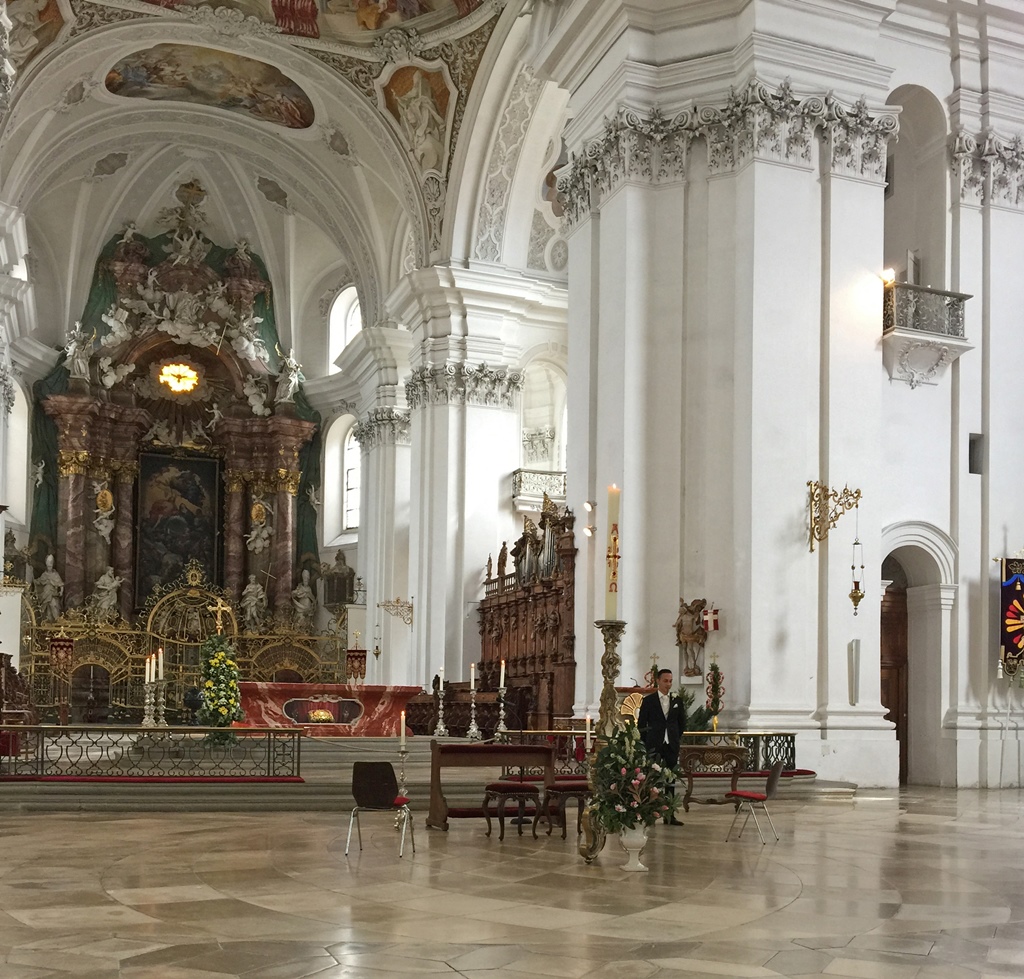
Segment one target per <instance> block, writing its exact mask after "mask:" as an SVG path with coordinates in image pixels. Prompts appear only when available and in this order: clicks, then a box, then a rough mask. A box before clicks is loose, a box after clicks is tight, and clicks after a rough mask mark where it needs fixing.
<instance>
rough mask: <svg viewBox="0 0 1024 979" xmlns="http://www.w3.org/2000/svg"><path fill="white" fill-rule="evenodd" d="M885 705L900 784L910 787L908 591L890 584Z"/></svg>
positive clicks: (885, 605)
mask: <svg viewBox="0 0 1024 979" xmlns="http://www.w3.org/2000/svg"><path fill="white" fill-rule="evenodd" d="M881 669H882V706H883V707H885V708H886V715H885V719H886V720H887V721H892V722H893V723H894V724H895V725H896V740H897V741H899V744H900V785H906V784H907V691H908V686H907V680H908V677H907V590H906V588H899V587H894V586H892V585H890V586H889V587H888V588H887V589H886V590H885V595H884V596H883V597H882V657H881Z"/></svg>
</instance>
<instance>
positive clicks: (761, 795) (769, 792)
mask: <svg viewBox="0 0 1024 979" xmlns="http://www.w3.org/2000/svg"><path fill="white" fill-rule="evenodd" d="M785 764H786V763H785V762H784V761H777V762H775V764H774V765H772V767H771V769H770V770H769V772H768V781H767V782H765V786H764V792H749V791H747V790H745V789H740V790H739V791H733V792H726V793H725V797H726V798H727V799H731V800H732V801H733V802H735V804H736V815H735V816H733V817H732V822H731V823H730V824H729V832H728V833H726V834H725V842H726V843H728V842H729V836H730V834H731V833H732V828H733V826H735V825H736V820H737V819H739V815H740V807H741V806H742V805H744V803H745V804H746V807H747V818H746V819H744V820H743V825H742V826H741V827H740V832H739V835H738V836H737V837H736V839H740V838H741V837H742V836H743V830H744V829H745V828H746V826H747V820H748V819H750V817H751V816H753V817H754V825H755V826H756V827H757V835H758V836H760V837H761V846H764V836H763V835H762V834H761V824H760V823H758V821H757V815H756V814H755V812H754V803H755V802H756V803H760V806H761V808H762V809H763V810H764V814H765V815H766V816H767V817H768V825H769V826H771V828H772V832H773V833H775V839H776V840H778V839H780V836H779V834H778V831H777V830H776V829H775V823H773V822H772V814H771V813H770V812H769V811H768V807H767V806H766V805H765V802H767V800H768V799H774V798H775V793H776V791H777V790H778V787H779V777H780V776H781V775H782V768H783V766H784V765H785Z"/></svg>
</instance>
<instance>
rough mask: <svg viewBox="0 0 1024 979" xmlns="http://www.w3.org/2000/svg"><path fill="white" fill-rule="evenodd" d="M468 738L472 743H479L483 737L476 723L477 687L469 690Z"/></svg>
mask: <svg viewBox="0 0 1024 979" xmlns="http://www.w3.org/2000/svg"><path fill="white" fill-rule="evenodd" d="M466 737H467V738H469V740H470V741H479V740H480V739H481V738H482V737H483V732H482V731H481V730H480V726H479V725H478V724H477V722H476V687H470V688H469V727H468V728H467V729H466Z"/></svg>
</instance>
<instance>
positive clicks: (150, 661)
mask: <svg viewBox="0 0 1024 979" xmlns="http://www.w3.org/2000/svg"><path fill="white" fill-rule="evenodd" d="M152 665H153V661H152V659H150V657H149V656H148V655H147V656H146V683H150V682H151V680H150V676H149V670H150V667H151V666H152Z"/></svg>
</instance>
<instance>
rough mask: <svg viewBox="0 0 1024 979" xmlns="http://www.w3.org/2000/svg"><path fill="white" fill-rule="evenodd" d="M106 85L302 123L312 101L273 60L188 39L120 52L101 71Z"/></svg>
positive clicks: (307, 121)
mask: <svg viewBox="0 0 1024 979" xmlns="http://www.w3.org/2000/svg"><path fill="white" fill-rule="evenodd" d="M106 87H107V91H109V92H112V93H113V94H114V95H120V96H122V97H123V98H129V99H150V100H153V101H157V102H163V101H170V102H188V103H191V104H193V105H209V106H213V107H214V108H216V109H225V110H227V111H228V112H237V113H241V114H243V115H248V116H252V117H254V118H256V119H260V120H262V121H264V122H272V123H274V124H275V125H278V126H284V127H285V128H288V129H308V128H309V127H310V126H311V125H312V124H313V105H312V103H311V102H310V101H309V98H308V97H307V95H306V93H305V92H304V91H303V90H302V89H301V88H300V87H299V86H298V85H297V84H296V83H295V82H293V81H292V80H291V79H290V78H288V77H287V76H285V75H283V74H282V73H281V72H280V71H279V70H278V69H277V68H275V67H274V66H273V65H268V64H265V63H264V62H262V61H254V60H253V59H252V58H243V57H241V56H239V55H236V54H229V53H228V52H226V51H215V50H213V49H212V48H201V47H197V46H195V45H189V44H157V45H156V46H155V47H152V48H147V49H145V50H143V51H136V52H134V53H133V54H130V55H128V56H127V57H126V58H122V59H121V60H120V61H119V62H117V64H115V65H114V66H113V67H112V68H111V69H110V71H108V72H107V78H106Z"/></svg>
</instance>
